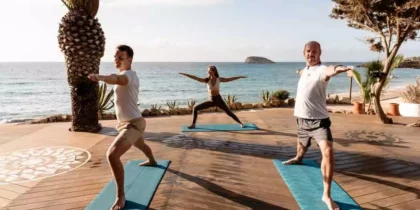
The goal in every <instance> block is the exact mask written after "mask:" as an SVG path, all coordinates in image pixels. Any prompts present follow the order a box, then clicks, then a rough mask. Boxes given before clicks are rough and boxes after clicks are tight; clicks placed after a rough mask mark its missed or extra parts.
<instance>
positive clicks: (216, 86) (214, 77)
mask: <svg viewBox="0 0 420 210" xmlns="http://www.w3.org/2000/svg"><path fill="white" fill-rule="evenodd" d="M207 72H208V77H206V78H200V77H196V76H193V75H190V74H184V73H180V74H181V75H184V76H187V77H189V78H191V79H194V80H197V81H199V82H202V83H207V90H208V92H209V101H206V102H203V103H201V104H199V105H196V106H195V107H194V109H193V122H192V124H191V126H188V128H190V129H191V128H195V123H196V121H197V114H198V111H200V110H203V109H208V108H210V107H214V106H216V107H218V108H220V109H222V110H223V111H224V112H225V113H226V114H227V115H229V116H230V117H231V118H232V119H234V120H235V121H236V122H237V123H239V124H241V127H243V126H244V125H243V124H242V122H241V121H240V120H239V119H238V117H237V116H236V115H235V114H234V113H233V112H232V111H231V110H230V109H229V107H228V106H227V105H226V103H225V102H224V101H223V98H222V96H220V83H221V82H231V81H233V80H237V79H241V78H247V77H245V76H240V77H230V78H223V77H219V73H218V72H217V68H216V66H209V68H208V70H207Z"/></svg>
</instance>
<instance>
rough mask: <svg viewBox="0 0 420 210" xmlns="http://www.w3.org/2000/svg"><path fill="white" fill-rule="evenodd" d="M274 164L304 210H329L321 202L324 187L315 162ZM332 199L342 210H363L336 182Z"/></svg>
mask: <svg viewBox="0 0 420 210" xmlns="http://www.w3.org/2000/svg"><path fill="white" fill-rule="evenodd" d="M273 162H274V165H275V166H276V168H277V170H278V171H279V173H280V175H281V176H282V177H283V180H284V182H286V184H287V186H288V187H289V189H290V191H291V192H292V194H293V196H294V197H295V199H296V202H297V203H298V204H299V207H300V208H301V209H302V210H305V209H308V210H309V209H310V210H313V209H317V210H322V209H328V208H327V205H326V204H325V203H324V202H323V201H322V200H321V198H322V193H323V191H324V185H323V184H322V174H321V170H320V168H319V165H318V164H317V163H316V162H315V161H313V160H303V164H301V165H283V164H282V163H281V162H282V161H281V160H273ZM331 197H332V199H333V200H334V201H335V203H336V204H337V205H338V206H339V207H340V210H355V209H362V208H361V207H360V206H359V205H358V204H357V203H356V202H355V201H354V200H353V198H351V197H350V196H349V195H348V194H347V193H346V191H344V189H343V188H341V187H340V186H339V185H338V184H337V183H336V182H335V181H334V180H333V181H332V184H331Z"/></svg>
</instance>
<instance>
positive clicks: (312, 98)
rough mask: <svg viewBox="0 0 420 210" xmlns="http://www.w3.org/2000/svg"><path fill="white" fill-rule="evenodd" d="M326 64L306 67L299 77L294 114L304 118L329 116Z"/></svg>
mask: <svg viewBox="0 0 420 210" xmlns="http://www.w3.org/2000/svg"><path fill="white" fill-rule="evenodd" d="M325 68H326V66H324V65H318V66H311V67H305V68H304V69H303V70H302V74H301V76H300V79H299V83H298V88H297V94H296V102H295V110H294V115H295V116H296V117H298V118H304V119H325V118H328V110H327V102H326V95H327V85H328V81H325V80H324V70H325Z"/></svg>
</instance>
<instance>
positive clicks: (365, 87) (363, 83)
mask: <svg viewBox="0 0 420 210" xmlns="http://www.w3.org/2000/svg"><path fill="white" fill-rule="evenodd" d="M365 67H366V72H365V79H364V80H362V76H361V74H360V73H359V72H358V71H356V70H352V76H353V78H354V80H355V81H356V83H357V85H358V86H359V91H360V96H361V98H362V101H361V102H358V101H356V102H355V103H354V107H353V113H355V114H365V113H366V108H365V105H366V103H368V104H369V106H368V110H367V113H368V114H369V113H371V105H372V100H371V98H372V95H371V88H372V85H373V84H375V81H374V79H373V78H372V77H371V76H370V74H371V72H373V71H378V70H381V69H382V67H383V65H382V63H381V62H380V61H372V62H369V63H367V64H366V65H365Z"/></svg>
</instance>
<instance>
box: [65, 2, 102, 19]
mask: <svg viewBox="0 0 420 210" xmlns="http://www.w3.org/2000/svg"><path fill="white" fill-rule="evenodd" d="M61 2H63V4H64V5H65V6H66V7H67V8H68V9H69V10H77V9H82V10H84V11H86V12H87V13H89V15H91V16H92V17H95V16H96V15H97V14H98V10H99V0H61Z"/></svg>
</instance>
